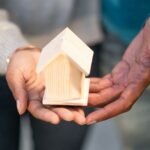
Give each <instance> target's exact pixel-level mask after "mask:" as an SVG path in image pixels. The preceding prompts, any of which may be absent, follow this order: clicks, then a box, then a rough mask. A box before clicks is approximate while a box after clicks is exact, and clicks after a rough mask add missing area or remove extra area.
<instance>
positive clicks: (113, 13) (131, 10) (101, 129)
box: [0, 0, 150, 150]
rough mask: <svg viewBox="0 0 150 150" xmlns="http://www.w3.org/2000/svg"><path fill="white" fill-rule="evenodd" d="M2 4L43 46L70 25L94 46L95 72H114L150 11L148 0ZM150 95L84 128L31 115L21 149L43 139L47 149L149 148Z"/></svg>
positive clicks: (29, 149)
mask: <svg viewBox="0 0 150 150" xmlns="http://www.w3.org/2000/svg"><path fill="white" fill-rule="evenodd" d="M0 8H3V9H6V10H7V11H8V13H9V16H10V19H11V20H12V21H13V22H15V23H16V24H17V25H18V26H19V28H21V30H22V32H23V35H24V36H25V37H26V38H27V39H28V41H30V42H31V43H33V44H34V45H36V46H39V47H41V48H42V47H43V46H44V45H45V44H46V43H48V42H49V41H50V40H51V39H52V38H53V37H54V36H56V35H57V34H58V33H59V32H60V31H61V30H62V29H64V28H65V27H66V26H69V27H70V29H72V30H73V31H74V32H75V33H76V34H77V35H78V36H79V37H80V38H81V39H82V40H83V41H84V42H85V43H87V44H88V45H89V46H90V47H91V48H92V49H93V51H94V58H93V64H92V69H91V74H90V76H95V77H101V76H103V75H105V74H107V73H109V72H111V70H112V68H113V67H114V66H115V65H116V64H117V62H118V61H119V60H120V58H121V56H122V55H123V53H124V51H125V49H126V48H127V46H128V45H129V43H130V42H131V41H132V39H133V38H134V37H135V36H136V34H137V33H138V32H139V30H140V29H141V28H142V27H143V25H144V22H145V21H146V18H148V16H149V15H150V1H149V0H126V1H121V0H21V1H20V0H11V1H9V0H0ZM149 100H150V88H147V90H145V92H144V93H143V95H142V96H141V97H140V98H139V100H138V101H137V102H136V104H135V105H134V106H133V108H132V109H131V110H130V111H129V112H127V113H125V114H122V115H120V116H118V117H116V118H114V119H111V120H108V121H104V122H100V123H97V124H95V125H91V126H83V127H80V126H77V125H74V124H72V123H71V124H69V123H66V122H64V123H62V124H61V125H59V126H58V127H54V126H52V125H49V124H46V123H43V122H40V121H38V120H36V119H34V118H32V117H31V116H30V117H29V115H28V114H27V115H25V116H23V117H21V120H20V150H33V149H34V148H36V149H37V150H40V148H39V149H38V147H40V145H42V144H43V145H44V146H43V147H42V146H41V147H42V148H43V150H46V149H51V150H80V149H81V150H150V134H149V129H148V128H149V127H150V117H149V113H150V101H149ZM86 111H87V112H90V111H92V110H91V109H88V110H86ZM68 124H69V125H68ZM49 126H51V127H50V129H49ZM40 130H41V131H40ZM49 131H50V132H49ZM52 131H53V132H52ZM61 131H63V132H61ZM39 132H40V133H39ZM58 132H59V133H58ZM75 132H76V133H77V135H75ZM43 134H51V137H49V136H45V135H44V136H43ZM40 137H41V139H40ZM42 138H43V140H42ZM48 139H49V140H48ZM64 139H66V140H64ZM71 140H72V141H73V142H74V143H73V142H71ZM71 143H73V144H74V145H78V146H74V145H71ZM48 144H49V145H48ZM69 144H70V145H71V146H70V147H72V148H69V146H68V147H66V146H65V145H69ZM36 145H38V146H36ZM52 145H53V146H52ZM56 145H57V146H56ZM59 145H60V146H59Z"/></svg>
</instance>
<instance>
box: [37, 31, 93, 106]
mask: <svg viewBox="0 0 150 150" xmlns="http://www.w3.org/2000/svg"><path fill="white" fill-rule="evenodd" d="M92 57H93V51H92V50H91V49H90V48H89V47H88V46H87V45H86V44H85V43H84V42H83V41H82V40H81V39H79V38H78V37H77V36H76V35H75V34H74V33H73V32H72V31H71V30H70V29H69V28H66V29H65V30H63V31H62V32H61V33H60V34H59V35H57V36H56V37H55V38H54V39H53V40H52V41H51V42H50V43H48V44H47V45H46V46H45V47H44V48H43V50H42V52H41V56H40V59H39V62H38V65H37V68H36V69H37V73H40V72H41V71H44V75H45V93H44V97H43V104H46V105H73V106H74V105H75V106H76V105H80V106H85V105H87V100H88V93H89V79H87V78H86V77H85V76H86V75H88V74H89V72H90V68H91V63H92Z"/></svg>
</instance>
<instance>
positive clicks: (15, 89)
mask: <svg viewBox="0 0 150 150" xmlns="http://www.w3.org/2000/svg"><path fill="white" fill-rule="evenodd" d="M6 78H7V82H8V85H9V87H10V89H11V91H12V94H13V96H14V98H15V100H16V103H17V109H18V112H19V114H20V115H22V114H23V113H24V112H25V111H26V109H27V101H28V97H27V93H26V89H25V80H24V78H23V76H22V74H21V72H19V71H15V70H14V71H10V72H8V73H7V75H6Z"/></svg>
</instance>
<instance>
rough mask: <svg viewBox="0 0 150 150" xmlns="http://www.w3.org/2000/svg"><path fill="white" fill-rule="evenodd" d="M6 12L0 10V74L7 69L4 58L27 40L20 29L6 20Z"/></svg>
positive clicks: (25, 43)
mask: <svg viewBox="0 0 150 150" xmlns="http://www.w3.org/2000/svg"><path fill="white" fill-rule="evenodd" d="M7 16H8V15H7V12H6V11H4V10H0V74H1V75H2V74H5V73H6V69H7V63H6V59H7V57H8V56H11V54H12V53H13V52H14V51H15V49H17V48H19V47H21V46H25V45H27V44H28V42H27V41H26V40H25V39H24V37H23V35H22V33H21V31H20V29H19V28H18V27H17V26H16V25H15V24H14V23H12V22H10V21H9V20H8V17H7Z"/></svg>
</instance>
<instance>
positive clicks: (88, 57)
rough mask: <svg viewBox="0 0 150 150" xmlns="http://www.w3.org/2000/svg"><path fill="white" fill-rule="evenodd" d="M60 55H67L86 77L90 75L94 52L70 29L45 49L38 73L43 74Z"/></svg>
mask: <svg viewBox="0 0 150 150" xmlns="http://www.w3.org/2000/svg"><path fill="white" fill-rule="evenodd" d="M60 53H62V54H64V55H67V56H68V57H69V58H70V59H71V61H72V62H73V63H74V64H75V65H76V66H77V67H78V68H79V69H80V70H81V71H82V72H84V73H85V75H88V74H89V72H90V68H91V63H92V57H93V51H92V50H91V49H90V48H89V47H88V46H87V45H86V44H85V43H84V42H83V41H82V40H81V39H80V38H79V37H77V36H76V35H75V34H74V33H73V32H72V31H71V30H70V29H69V28H66V29H64V30H63V31H62V32H61V33H60V34H58V35H57V36H56V37H55V38H54V39H53V40H52V41H51V42H50V43H48V44H47V45H46V46H45V47H44V48H43V50H42V52H41V55H40V58H39V62H38V65H37V68H36V70H37V72H38V73H39V72H41V71H42V70H43V69H44V68H45V67H46V66H47V65H48V64H49V63H50V62H52V61H53V60H54V59H55V58H56V57H57V56H58V55H59V54H60Z"/></svg>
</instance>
